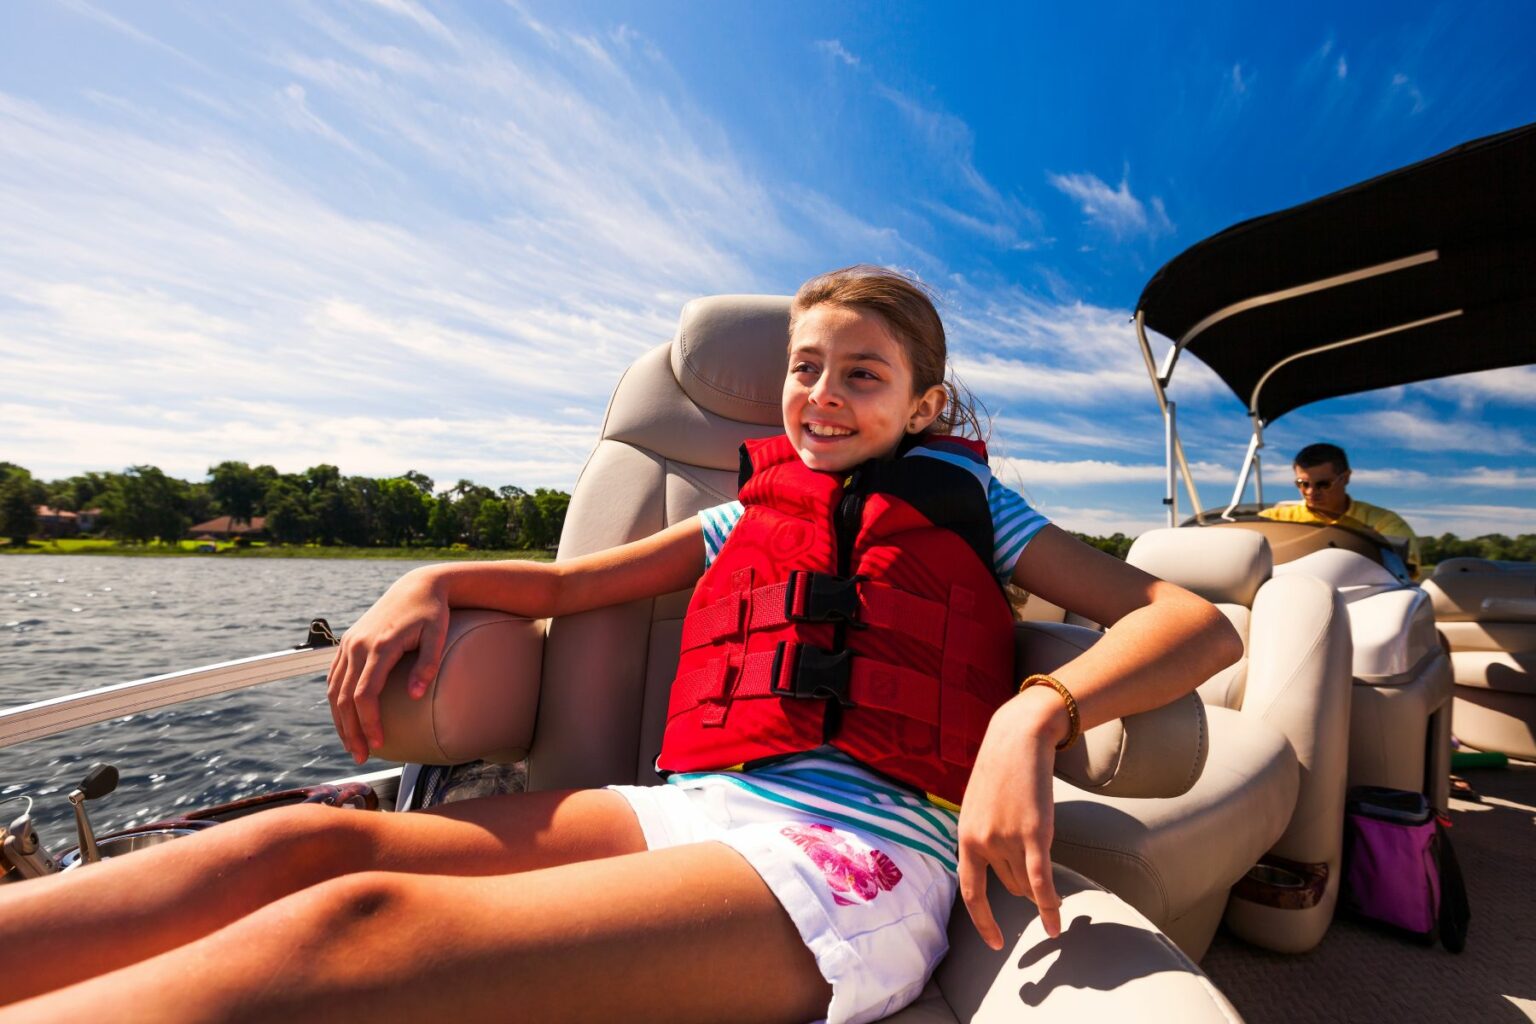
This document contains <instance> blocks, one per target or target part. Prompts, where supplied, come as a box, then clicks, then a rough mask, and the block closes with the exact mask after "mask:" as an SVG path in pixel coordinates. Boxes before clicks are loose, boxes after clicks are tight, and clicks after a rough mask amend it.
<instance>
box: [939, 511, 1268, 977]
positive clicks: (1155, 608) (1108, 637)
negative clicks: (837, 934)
mask: <svg viewBox="0 0 1536 1024" xmlns="http://www.w3.org/2000/svg"><path fill="white" fill-rule="evenodd" d="M1013 582H1014V583H1016V584H1017V585H1019V586H1021V587H1023V588H1024V589H1026V590H1028V591H1030V592H1031V593H1035V594H1039V595H1040V596H1041V597H1043V598H1045V599H1046V600H1047V601H1050V602H1051V603H1052V604H1056V605H1060V606H1061V607H1063V608H1066V609H1068V610H1069V611H1073V612H1076V613H1077V614H1079V615H1082V616H1085V617H1087V618H1089V619H1092V620H1093V621H1095V622H1102V623H1103V624H1104V625H1105V627H1106V630H1105V633H1104V636H1103V638H1102V639H1100V640H1099V641H1098V642H1097V643H1096V644H1094V645H1093V646H1092V647H1090V648H1089V649H1088V650H1086V651H1084V652H1083V653H1082V654H1080V655H1079V656H1078V657H1076V658H1074V659H1073V660H1072V661H1070V662H1068V663H1067V664H1066V665H1063V666H1062V667H1061V668H1060V669H1058V670H1057V671H1056V672H1055V673H1054V674H1055V676H1056V678H1057V679H1059V680H1060V681H1061V682H1062V684H1063V685H1064V686H1066V688H1067V689H1068V690H1069V691H1070V692H1071V693H1072V695H1073V697H1074V698H1075V699H1076V700H1077V706H1078V713H1079V716H1080V718H1081V722H1082V728H1083V729H1084V730H1087V729H1090V728H1092V727H1093V726H1096V725H1100V724H1102V723H1104V722H1108V721H1110V720H1112V719H1115V718H1123V717H1125V716H1126V715H1132V714H1135V713H1137V712H1139V711H1149V710H1151V709H1152V708H1156V707H1161V706H1162V705H1164V704H1167V703H1169V702H1171V701H1173V700H1175V699H1177V698H1178V697H1181V696H1183V695H1184V694H1186V693H1189V692H1190V691H1192V690H1193V689H1194V688H1195V687H1196V686H1198V685H1199V684H1200V683H1201V682H1203V681H1204V680H1206V679H1207V678H1209V677H1210V676H1212V675H1214V674H1215V673H1216V672H1218V671H1219V670H1221V669H1222V668H1224V667H1225V666H1227V665H1230V664H1232V663H1233V662H1234V661H1236V660H1237V659H1238V658H1240V657H1242V653H1243V646H1242V641H1241V640H1240V639H1239V638H1238V635H1237V632H1236V631H1235V630H1234V629H1233V628H1232V625H1231V623H1229V622H1228V621H1227V619H1226V616H1224V615H1222V614H1221V612H1220V611H1218V610H1217V609H1216V607H1215V606H1214V605H1212V604H1211V603H1210V602H1208V601H1206V600H1205V599H1204V598H1200V597H1197V596H1195V595H1194V594H1192V593H1190V592H1189V591H1187V590H1185V589H1184V588H1183V587H1180V586H1176V585H1175V584H1172V583H1168V582H1166V581H1164V580H1160V579H1157V578H1156V577H1155V576H1150V575H1148V574H1147V573H1144V572H1142V571H1141V570H1140V569H1137V568H1135V567H1134V566H1131V565H1127V564H1126V563H1125V562H1122V561H1120V560H1119V559H1118V558H1114V557H1113V556H1111V555H1107V554H1105V553H1104V552H1102V551H1099V550H1097V549H1095V548H1092V547H1090V546H1088V545H1087V544H1084V543H1082V542H1081V541H1078V540H1076V539H1075V538H1073V537H1072V536H1071V535H1070V534H1068V533H1066V532H1065V531H1063V530H1060V529H1057V528H1056V527H1054V526H1047V527H1045V528H1044V529H1042V530H1041V531H1040V532H1039V533H1038V534H1037V535H1036V536H1035V537H1034V538H1033V539H1032V540H1031V541H1030V542H1029V544H1028V545H1027V546H1026V547H1025V548H1024V553H1023V554H1022V555H1020V556H1019V561H1018V565H1017V566H1016V567H1015V568H1014V573H1013ZM1069 725H1070V722H1069V719H1068V716H1067V710H1066V706H1065V704H1064V703H1063V701H1062V699H1061V697H1060V696H1059V695H1058V694H1057V693H1056V691H1055V690H1053V689H1051V688H1050V687H1048V686H1032V687H1030V688H1029V689H1028V690H1026V691H1024V692H1023V693H1021V694H1019V695H1018V696H1016V697H1014V698H1013V699H1012V700H1010V701H1009V702H1008V703H1007V704H1004V705H1003V706H1002V707H1001V708H999V709H998V710H997V712H996V714H994V715H993V716H992V721H991V722H990V723H989V724H988V726H987V732H986V736H985V737H984V738H983V739H982V744H981V750H980V752H979V753H978V754H977V757H976V767H975V768H974V770H973V771H972V773H971V781H970V784H969V785H968V786H967V787H966V791H965V802H964V804H962V805H961V815H960V893H961V896H962V898H963V899H964V900H965V904H966V908H967V909H968V910H969V911H970V914H971V920H972V921H973V922H975V924H976V928H977V930H978V931H979V932H980V933H981V937H982V939H983V940H984V941H985V942H986V943H987V944H988V945H990V946H991V947H992V948H994V949H1001V948H1002V942H1003V936H1002V932H1001V930H999V928H998V926H997V922H996V920H995V919H994V918H993V916H992V910H991V907H990V906H989V905H988V903H987V868H988V867H990V868H991V869H992V870H993V871H994V872H996V874H997V876H998V880H999V881H1001V882H1002V883H1003V885H1004V886H1005V887H1006V888H1007V889H1008V891H1009V892H1011V893H1013V894H1014V895H1018V896H1024V895H1027V896H1029V897H1030V898H1031V899H1033V900H1034V901H1035V904H1036V905H1037V906H1038V907H1039V908H1040V918H1041V921H1042V923H1044V925H1045V929H1046V932H1047V933H1048V934H1050V935H1052V936H1055V935H1057V934H1059V933H1060V930H1061V915H1060V906H1061V898H1060V897H1059V896H1057V895H1056V887H1055V885H1054V883H1053V882H1052V879H1051V858H1050V851H1051V840H1052V838H1053V834H1054V822H1055V814H1054V807H1055V805H1054V802H1053V796H1052V788H1051V773H1052V770H1053V767H1054V765H1055V759H1056V750H1055V748H1056V744H1057V743H1058V742H1060V741H1061V740H1062V739H1065V738H1066V735H1067V732H1068V729H1069Z"/></svg>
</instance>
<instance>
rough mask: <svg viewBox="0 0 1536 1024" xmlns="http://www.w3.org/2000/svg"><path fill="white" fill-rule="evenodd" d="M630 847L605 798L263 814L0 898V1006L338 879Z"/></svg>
mask: <svg viewBox="0 0 1536 1024" xmlns="http://www.w3.org/2000/svg"><path fill="white" fill-rule="evenodd" d="M644 849H645V840H644V837H643V836H642V835H641V832H640V826H639V824H638V823H637V822H636V820H635V816H634V812H632V811H631V810H630V809H629V804H628V803H627V802H626V801H625V800H624V799H623V798H622V797H619V796H617V795H616V794H614V793H609V792H607V791H605V790H586V791H580V792H574V793H522V794H515V795H509V796H504V797H489V798H486V799H483V800H468V801H464V802H463V803H456V804H450V805H448V806H447V807H443V808H439V809H437V810H434V811H429V812H424V813H417V814H368V813H365V812H361V811H353V810H337V809H335V808H328V807H293V808H285V809H280V810H273V811H266V812H263V813H261V814H256V815H252V816H250V817H248V818H241V819H239V820H236V821H232V822H229V823H228V824H224V825H219V826H217V827H216V828H211V829H208V830H207V831H205V832H201V833H198V834H197V835H194V836H189V837H187V838H186V839H178V840H177V841H175V842H173V843H166V844H164V845H162V846H157V847H153V848H151V849H148V850H144V851H141V852H139V853H135V854H133V856H131V857H122V858H114V859H111V860H107V861H103V862H102V863H101V864H99V865H94V866H92V867H88V868H82V869H79V870H77V871H72V872H70V873H69V874H68V875H62V876H58V877H52V878H42V879H36V880H33V881H27V882H21V883H13V884H11V885H7V886H5V887H4V888H3V889H0V949H4V950H7V951H8V952H7V954H6V955H5V956H4V957H0V1005H3V1004H5V1003H8V1002H10V1001H12V1000H17V999H22V998H25V997H27V996H30V995H36V994H37V993H40V992H46V991H49V990H51V989H54V988H57V987H59V986H61V985H67V984H70V983H72V982H75V981H79V980H80V979H82V978H85V977H89V976H91V975H94V974H100V973H102V972H104V971H110V970H113V969H115V968H118V967H122V966H125V965H127V964H131V963H135V962H137V961H139V960H143V959H145V958H146V957H150V956H154V955H155V954H157V953H162V952H164V951H166V950H168V949H172V948H174V947H176V946H179V945H182V944H183V943H186V942H191V941H193V940H194V939H197V938H200V937H202V936H204V935H207V934H209V933H210V932H213V931H215V930H216V929H219V928H222V927H223V926H225V925H227V924H229V923H230V922H231V921H234V920H237V919H238V918H240V917H243V916H244V915H246V914H249V913H251V912H252V911H253V910H256V909H258V908H260V907H263V906H265V905H267V904H269V903H271V902H272V901H273V900H277V899H281V898H282V897H284V896H287V895H289V894H290V893H295V892H298V891H300V890H302V889H305V888H307V887H309V886H312V885H315V884H317V883H319V882H323V881H325V880H327V879H330V878H335V877H337V876H339V875H344V874H348V873H351V872H356V871H370V870H384V871H400V872H412V873H419V874H433V875H489V874H505V873H508V872H517V871H527V870H531V869H534V868H542V867H549V866H552V865H556V864H564V863H568V862H570V861H577V860H586V859H590V858H594V857H612V856H615V855H617V854H623V853H634V852H636V851H639V850H644Z"/></svg>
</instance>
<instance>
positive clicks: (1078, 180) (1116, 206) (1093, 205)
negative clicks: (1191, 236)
mask: <svg viewBox="0 0 1536 1024" xmlns="http://www.w3.org/2000/svg"><path fill="white" fill-rule="evenodd" d="M1047 180H1049V181H1050V183H1051V185H1052V186H1053V187H1054V188H1056V189H1057V190H1058V191H1060V192H1062V193H1063V194H1065V195H1066V196H1068V197H1069V198H1071V199H1072V200H1074V201H1075V202H1076V203H1077V204H1078V207H1079V208H1080V209H1081V210H1082V211H1083V216H1085V217H1087V218H1088V220H1089V222H1090V223H1092V224H1094V225H1096V226H1098V227H1100V228H1102V229H1104V230H1105V231H1107V232H1109V234H1110V235H1112V236H1113V237H1114V238H1115V239H1116V240H1125V239H1128V238H1135V237H1137V236H1145V237H1147V238H1156V237H1158V236H1160V235H1166V234H1172V233H1173V222H1172V221H1170V220H1169V219H1168V211H1167V210H1165V209H1164V208H1163V200H1162V199H1161V198H1160V197H1158V196H1153V197H1152V198H1151V200H1150V201H1148V202H1145V203H1144V202H1142V201H1141V200H1140V199H1138V198H1137V197H1136V196H1135V194H1133V193H1132V192H1131V182H1130V174H1129V172H1127V173H1126V175H1125V176H1123V177H1122V178H1121V179H1120V185H1119V187H1118V188H1111V187H1110V186H1109V185H1107V184H1105V183H1104V180H1103V179H1102V178H1100V177H1099V176H1098V175H1096V174H1090V173H1087V172H1082V173H1079V174H1050V175H1047Z"/></svg>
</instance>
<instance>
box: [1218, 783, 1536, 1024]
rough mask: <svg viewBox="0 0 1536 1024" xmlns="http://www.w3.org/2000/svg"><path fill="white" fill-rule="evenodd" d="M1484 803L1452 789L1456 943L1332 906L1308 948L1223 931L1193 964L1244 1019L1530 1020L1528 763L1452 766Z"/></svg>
mask: <svg viewBox="0 0 1536 1024" xmlns="http://www.w3.org/2000/svg"><path fill="white" fill-rule="evenodd" d="M1457 774H1458V775H1459V776H1460V777H1462V778H1464V779H1466V780H1467V782H1468V784H1470V785H1471V787H1472V789H1473V790H1474V791H1475V792H1476V793H1477V794H1478V795H1480V796H1481V798H1482V800H1481V802H1480V803H1474V802H1471V801H1468V800H1460V799H1454V798H1453V799H1452V801H1451V821H1452V825H1451V841H1452V843H1454V844H1455V850H1456V858H1457V860H1458V861H1459V862H1460V864H1461V870H1462V874H1463V875H1464V876H1465V877H1466V883H1467V900H1468V903H1469V904H1470V906H1471V908H1472V919H1471V923H1470V925H1469V926H1468V929H1467V948H1466V951H1465V952H1464V953H1462V954H1461V955H1459V956H1457V955H1453V954H1450V953H1447V952H1446V951H1445V950H1444V948H1442V947H1440V946H1435V947H1432V948H1426V947H1423V946H1418V945H1415V944H1413V943H1412V942H1411V941H1407V940H1404V939H1402V938H1400V937H1398V936H1395V935H1391V934H1388V933H1386V932H1383V931H1379V930H1377V929H1375V928H1373V927H1371V926H1370V925H1368V924H1365V923H1361V922H1358V921H1354V920H1350V919H1349V918H1347V917H1342V916H1341V917H1338V918H1336V919H1335V921H1334V923H1333V926H1332V927H1331V928H1329V930H1328V935H1327V936H1326V937H1325V938H1324V939H1323V942H1322V944H1321V945H1320V946H1319V947H1318V948H1317V949H1315V950H1313V951H1312V952H1311V953H1308V954H1306V955H1304V956H1284V955H1281V954H1278V953H1269V952H1265V951H1263V950H1259V949H1255V948H1254V947H1252V946H1249V945H1247V944H1246V943H1244V942H1242V941H1240V940H1238V939H1236V938H1234V937H1232V936H1231V935H1229V934H1227V933H1226V932H1225V930H1223V931H1221V932H1219V933H1218V934H1217V936H1216V940H1215V942H1213V943H1212V944H1211V948H1210V951H1209V952H1208V953H1207V954H1206V956H1205V959H1204V960H1202V961H1201V964H1200V966H1201V968H1203V969H1204V970H1205V972H1206V973H1207V974H1208V975H1210V977H1211V980H1212V981H1214V982H1215V983H1216V985H1217V987H1218V988H1220V989H1221V990H1222V992H1224V993H1225V994H1226V996H1227V998H1228V999H1230V1000H1232V1003H1233V1005H1235V1006H1236V1007H1237V1009H1238V1012H1239V1013H1241V1014H1242V1015H1243V1019H1244V1020H1245V1021H1246V1022H1247V1024H1269V1022H1276V1024H1278V1022H1288V1024H1291V1022H1311V1021H1319V1022H1320V1021H1330V1022H1331V1021H1365V1020H1377V1021H1389V1022H1394V1024H1403V1022H1410V1021H1415V1022H1416V1021H1437V1022H1438V1021H1468V1022H1471V1021H1477V1022H1479V1024H1484V1022H1486V1024H1502V1022H1506V1021H1507V1022H1525V1021H1536V765H1521V764H1511V765H1510V766H1509V767H1508V768H1503V769H1475V770H1467V771H1459V772H1458V773H1457Z"/></svg>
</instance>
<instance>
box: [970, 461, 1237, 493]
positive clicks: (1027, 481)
mask: <svg viewBox="0 0 1536 1024" xmlns="http://www.w3.org/2000/svg"><path fill="white" fill-rule="evenodd" d="M993 464H994V470H995V471H996V472H997V474H998V478H999V479H1000V480H1003V481H1004V482H1009V483H1011V482H1014V481H1017V482H1018V483H1019V484H1020V485H1022V486H1024V487H1030V488H1040V487H1045V486H1050V487H1053V488H1054V487H1082V486H1086V485H1091V484H1122V483H1159V484H1160V483H1162V482H1163V481H1165V480H1166V479H1167V470H1166V469H1165V468H1164V467H1163V464H1162V463H1160V462H1159V463H1150V462H1148V463H1139V464H1127V463H1122V462H1106V461H1104V460H1101V459H1077V460H1074V461H1062V462H1058V461H1051V460H1046V459H1020V458H1007V457H1005V458H1001V459H994V460H993ZM1189 468H1190V471H1191V472H1193V473H1194V474H1195V479H1196V480H1197V481H1204V482H1206V483H1210V482H1212V481H1219V482H1223V483H1233V482H1235V481H1236V479H1237V467H1235V466H1231V467H1228V466H1218V465H1216V464H1214V463H1210V462H1196V463H1193V464H1191V465H1190V467H1189ZM1180 486H1181V487H1182V486H1183V485H1182V484H1180Z"/></svg>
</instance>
